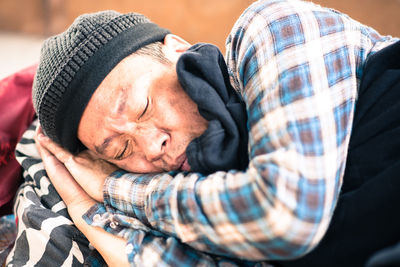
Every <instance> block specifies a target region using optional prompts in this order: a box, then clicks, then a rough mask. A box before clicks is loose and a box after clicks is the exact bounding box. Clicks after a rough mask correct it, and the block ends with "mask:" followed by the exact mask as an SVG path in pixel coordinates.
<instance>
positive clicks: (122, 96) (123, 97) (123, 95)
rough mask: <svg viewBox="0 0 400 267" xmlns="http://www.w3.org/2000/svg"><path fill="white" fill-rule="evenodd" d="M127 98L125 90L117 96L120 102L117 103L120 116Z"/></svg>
mask: <svg viewBox="0 0 400 267" xmlns="http://www.w3.org/2000/svg"><path fill="white" fill-rule="evenodd" d="M127 96H128V92H127V90H126V88H122V89H121V94H120V95H119V96H118V100H120V101H118V102H119V103H118V107H117V113H118V114H121V113H122V112H123V111H124V109H125V106H126V99H127Z"/></svg>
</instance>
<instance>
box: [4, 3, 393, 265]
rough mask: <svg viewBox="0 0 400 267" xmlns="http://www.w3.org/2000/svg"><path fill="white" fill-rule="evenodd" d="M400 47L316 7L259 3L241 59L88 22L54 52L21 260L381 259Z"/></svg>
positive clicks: (45, 52) (117, 23)
mask: <svg viewBox="0 0 400 267" xmlns="http://www.w3.org/2000/svg"><path fill="white" fill-rule="evenodd" d="M399 46H400V43H399V42H398V39H396V38H392V37H389V36H381V35H379V34H378V33H377V32H376V31H374V30H373V29H371V28H369V27H366V26H364V25H362V24H360V23H358V22H356V21H354V20H352V19H350V18H349V17H348V16H346V15H343V14H341V13H339V12H337V11H333V10H330V9H326V8H322V7H320V6H317V5H314V4H312V3H309V2H302V1H282V0H281V1H258V2H256V3H254V4H253V5H251V6H250V7H249V8H248V9H247V10H246V11H245V12H244V13H243V15H242V16H241V17H240V18H239V20H238V21H237V23H236V24H235V26H234V28H233V29H232V32H231V34H230V36H229V37H228V39H227V55H226V57H225V60H226V62H227V65H225V61H224V58H223V57H222V55H221V54H220V52H219V51H218V49H216V48H215V47H214V46H212V45H208V44H196V45H194V46H191V45H189V44H188V43H187V42H186V41H184V40H183V39H181V38H180V37H178V36H175V35H172V34H170V33H169V32H168V31H167V30H165V29H163V28H160V27H159V26H157V25H155V24H153V23H151V22H150V21H148V19H147V18H145V17H144V16H142V15H139V14H135V13H131V14H119V13H117V12H111V11H106V12H100V13H95V14H87V15H83V16H81V17H79V18H78V19H77V20H76V21H75V22H74V24H72V25H71V27H70V28H69V29H68V30H67V31H66V32H64V33H62V34H60V35H58V36H55V37H52V38H50V39H49V40H47V41H46V42H45V44H44V46H43V49H42V57H41V62H40V65H39V69H38V72H37V74H36V78H35V84H34V87H33V90H34V91H33V92H34V93H33V100H34V105H35V109H36V112H37V114H38V117H39V121H40V125H41V128H40V127H38V129H37V134H36V136H37V137H36V141H37V147H38V149H39V153H40V157H39V155H38V154H35V153H34V152H33V151H34V143H33V138H34V135H35V134H34V130H33V128H31V129H30V130H29V131H28V132H27V133H26V135H25V137H24V138H25V139H23V141H22V142H21V144H20V146H19V148H18V151H19V154H18V156H19V160H20V162H21V163H22V165H23V166H24V169H25V170H26V173H25V175H26V182H25V183H24V185H23V186H22V187H21V189H20V192H19V194H18V197H17V201H16V204H15V211H16V214H17V215H18V217H19V221H20V223H19V225H18V227H19V236H18V239H17V242H16V245H15V247H14V250H13V251H12V253H11V255H10V256H9V258H8V263H9V265H10V266H12V265H17V266H22V265H29V266H30V265H34V264H38V265H39V266H45V265H48V266H50V265H51V266H53V265H57V266H58V265H62V264H64V265H65V266H75V265H77V266H79V265H82V264H83V263H84V262H85V263H86V264H89V265H93V266H98V265H101V264H104V262H102V260H103V259H104V260H105V262H106V263H107V264H108V265H111V266H125V265H129V264H130V265H132V266H156V265H160V266H196V265H199V266H219V265H220V266H224V265H228V264H230V265H234V266H235V265H237V266H247V265H248V266H257V265H277V266H345V265H348V266H360V265H364V264H366V263H367V261H368V259H369V258H370V257H371V255H372V254H373V253H376V252H378V251H379V250H381V249H383V248H385V247H389V246H391V245H394V244H395V243H396V242H398V241H399V237H400V230H399V229H398V227H397V225H398V223H399V222H400V216H399V214H398V213H397V212H393V210H395V209H396V207H397V205H398V203H400V202H399V201H398V198H399V194H398V192H399V183H400V181H399V179H396V177H397V173H399V171H400V165H399V161H398V159H399V154H398V153H396V152H395V151H398V149H397V148H399V146H400V142H399V141H398V140H399V138H397V136H398V125H399V121H400V120H399V119H400V118H399V114H400V113H399V112H398V108H400V106H399V105H398V101H397V98H398V97H399V96H398V94H399V93H398V92H399V90H398V89H399V88H398V87H399V82H398V81H399V71H398V62H399V61H398V60H397V59H398V55H399V51H400V48H399ZM396 57H397V58H396ZM28 147H30V148H29V149H28ZM25 148H26V149H27V151H25V150H24V149H25ZM28 150H29V151H28ZM40 158H41V159H42V160H43V163H42V162H41V160H40ZM43 167H44V168H45V169H46V172H45V171H44V169H43ZM47 176H48V178H50V180H51V183H50V181H49V179H48V178H47ZM55 190H56V191H57V192H58V194H59V196H58V195H57V193H56V192H55ZM60 197H61V198H62V200H63V201H61V198H60ZM69 216H71V217H69ZM371 218H373V220H372V219H371ZM75 226H76V227H77V228H75ZM78 229H79V230H78ZM43 233H45V234H43ZM44 235H45V236H46V238H42V237H43V236H44ZM36 240H41V241H42V242H39V243H40V245H35V246H34V245H33V244H34V243H35V242H36ZM89 242H90V243H91V246H90V245H89ZM63 244H64V245H63ZM93 247H94V248H95V249H93ZM98 253H100V255H101V257H100V255H99V254H98ZM350 256H351V257H350ZM371 262H372V263H374V259H372V260H371V261H370V262H369V263H371Z"/></svg>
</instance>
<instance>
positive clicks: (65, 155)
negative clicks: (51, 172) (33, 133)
mask: <svg viewBox="0 0 400 267" xmlns="http://www.w3.org/2000/svg"><path fill="white" fill-rule="evenodd" d="M37 140H38V142H39V144H40V145H41V146H43V147H44V148H46V149H47V150H48V151H49V152H51V154H53V155H54V156H55V157H56V158H57V159H58V160H60V161H61V162H62V163H66V162H67V161H69V160H71V158H72V157H73V155H72V154H71V153H70V152H69V151H67V150H66V149H64V148H63V147H61V146H60V145H58V144H57V143H55V142H54V141H52V140H51V139H50V138H49V137H47V136H45V135H44V134H43V132H40V129H39V132H38V133H37Z"/></svg>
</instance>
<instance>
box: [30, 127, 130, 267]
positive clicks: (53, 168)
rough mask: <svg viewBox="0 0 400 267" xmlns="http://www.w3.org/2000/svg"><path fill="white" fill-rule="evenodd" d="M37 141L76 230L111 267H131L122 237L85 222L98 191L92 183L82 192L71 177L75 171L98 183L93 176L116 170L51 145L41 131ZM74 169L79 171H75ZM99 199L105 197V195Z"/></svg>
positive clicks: (48, 172)
mask: <svg viewBox="0 0 400 267" xmlns="http://www.w3.org/2000/svg"><path fill="white" fill-rule="evenodd" d="M35 140H36V146H37V148H38V150H39V153H40V156H41V158H42V160H43V164H44V167H45V169H46V172H47V176H48V177H49V179H50V180H51V182H52V184H53V185H54V187H55V188H56V190H57V192H58V194H59V195H60V196H61V198H62V199H63V201H64V203H65V204H66V206H67V208H68V213H69V214H70V216H71V218H72V220H73V221H74V223H75V225H76V227H78V229H79V230H80V231H81V232H82V233H83V234H84V235H85V236H86V237H87V239H88V240H89V241H90V243H91V244H92V245H93V246H94V247H95V248H96V249H97V250H98V251H99V252H100V254H101V255H102V256H103V258H104V260H105V261H106V262H107V264H108V265H109V266H118V267H121V266H129V262H128V258H127V257H126V254H125V243H126V241H125V240H124V239H123V238H121V237H118V236H113V235H112V234H110V233H107V232H106V231H104V230H103V229H101V228H98V227H93V226H89V225H88V224H87V223H86V222H85V221H84V220H83V219H82V215H83V214H84V213H85V212H86V211H87V210H88V209H89V208H90V207H92V206H93V205H94V204H95V203H96V201H95V200H94V199H93V198H92V197H91V196H89V195H88V193H87V192H88V191H90V192H92V193H93V194H94V192H95V188H90V186H92V185H90V184H91V183H89V182H86V183H85V182H83V184H85V186H87V187H88V189H84V188H82V187H81V186H80V185H79V184H78V183H77V181H75V179H76V177H73V176H72V175H71V171H73V173H75V174H76V175H78V176H79V178H80V179H81V180H82V181H85V180H87V181H89V179H93V180H97V181H98V178H97V177H93V176H90V175H97V174H99V173H102V172H106V173H107V172H112V171H113V170H115V169H116V167H114V168H112V167H111V166H109V165H101V164H100V165H101V166H100V167H99V164H96V159H93V158H91V157H90V153H85V154H84V156H81V155H79V156H77V157H74V156H73V155H71V154H70V153H68V152H67V151H66V150H65V149H63V148H61V147H60V146H58V145H56V144H55V143H54V142H52V141H50V139H49V138H48V137H45V136H44V135H43V133H41V130H40V129H39V128H38V129H37V131H36V138H35ZM91 162H94V164H93V165H92V167H93V168H99V169H100V170H97V172H90V171H89V170H88V169H89V166H90V165H89V164H92V163H91ZM74 168H77V169H78V170H74ZM85 175H88V177H84V176H85ZM103 176H104V178H102V179H101V182H98V183H96V186H97V188H100V193H101V192H102V184H103V182H104V179H105V177H107V175H103ZM103 176H102V177H103ZM74 178H75V179H74ZM83 178H87V179H83ZM93 184H94V183H93ZM100 195H101V196H102V194H100ZM101 199H102V197H101Z"/></svg>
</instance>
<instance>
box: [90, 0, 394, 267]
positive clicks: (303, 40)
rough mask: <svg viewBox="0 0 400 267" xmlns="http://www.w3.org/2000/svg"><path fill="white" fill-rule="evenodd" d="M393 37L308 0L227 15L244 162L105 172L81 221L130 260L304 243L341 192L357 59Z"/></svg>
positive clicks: (244, 255)
mask: <svg viewBox="0 0 400 267" xmlns="http://www.w3.org/2000/svg"><path fill="white" fill-rule="evenodd" d="M394 41H397V39H394V38H392V37H390V36H386V37H384V36H381V35H379V34H378V33H377V32H376V31H374V30H373V29H371V28H369V27H367V26H365V25H362V24H360V23H358V22H356V21H354V20H352V19H351V18H349V17H348V16H346V15H344V14H342V13H339V12H337V11H335V10H331V9H326V8H322V7H320V6H318V5H314V4H312V3H310V2H302V1H297V0H286V1H285V0H270V1H258V2H256V3H254V4H252V5H251V6H250V7H249V8H248V9H247V10H246V11H245V12H244V13H243V14H242V15H241V17H240V18H239V19H238V21H237V22H236V24H235V26H234V27H233V29H232V32H231V34H230V36H229V37H228V39H227V55H226V60H227V64H228V68H229V71H230V76H231V82H232V84H233V86H234V88H235V89H236V90H238V91H239V92H240V93H241V94H242V96H243V98H244V100H245V102H246V106H247V112H248V128H249V155H250V163H249V166H248V169H247V170H246V171H244V172H239V171H235V170H232V171H229V172H216V173H214V174H211V175H208V176H202V175H200V174H198V173H175V172H174V173H165V174H158V175H137V174H132V173H126V172H124V171H117V172H115V173H114V174H113V175H111V176H110V177H109V178H108V179H107V181H106V183H105V187H104V199H105V203H104V206H103V205H100V204H99V205H97V206H96V207H93V208H92V209H91V211H89V212H88V214H87V217H86V220H87V222H88V223H91V224H95V225H98V226H101V227H103V228H105V229H106V230H108V231H110V232H113V233H115V234H120V235H125V237H126V238H127V240H128V245H127V253H128V255H129V260H130V261H131V262H132V263H133V264H134V263H136V264H138V265H152V264H154V265H156V264H157V265H173V266H180V265H181V266H185V265H195V264H199V265H200V264H203V265H205V266H213V265H216V264H220V262H219V261H224V260H226V261H231V263H233V264H235V262H232V260H229V259H228V258H221V257H216V256H210V255H220V256H224V257H232V258H237V259H246V260H251V261H265V260H278V259H292V258H295V257H299V256H302V255H304V254H305V253H307V252H308V251H310V250H311V249H312V248H314V247H315V246H316V245H317V244H318V242H319V241H320V240H321V238H322V237H323V235H324V233H325V231H326V229H327V227H328V225H329V222H330V219H331V217H332V214H333V211H334V208H335V205H336V202H337V199H338V194H339V192H340V187H341V184H342V178H343V173H344V168H345V163H346V155H347V149H348V144H349V138H350V133H351V128H352V120H353V115H354V108H355V103H356V99H357V89H358V83H359V79H360V77H361V75H362V70H363V66H364V63H365V61H366V60H367V58H368V56H369V55H370V54H371V53H373V52H376V51H378V50H380V49H382V48H383V47H385V46H387V45H389V44H391V43H393V42H394ZM96 216H97V222H96V223H95V221H96V220H95V219H94V218H95V217H96ZM111 226H113V227H111ZM128 229H129V230H128ZM193 248H194V249H193ZM200 251H203V252H205V253H203V252H200ZM208 253H210V254H208ZM150 256H151V257H150ZM236 264H238V265H244V264H250V265H252V264H253V263H250V262H246V263H245V262H236Z"/></svg>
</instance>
